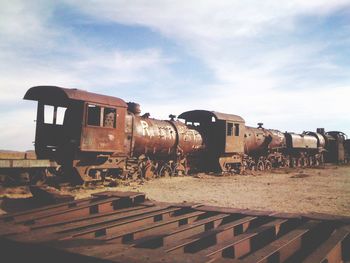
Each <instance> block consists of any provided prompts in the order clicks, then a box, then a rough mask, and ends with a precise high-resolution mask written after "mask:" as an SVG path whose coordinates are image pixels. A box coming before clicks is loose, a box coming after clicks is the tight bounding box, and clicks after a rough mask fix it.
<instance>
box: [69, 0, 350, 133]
mask: <svg viewBox="0 0 350 263" xmlns="http://www.w3.org/2000/svg"><path fill="white" fill-rule="evenodd" d="M72 5H73V6H75V7H76V8H78V9H79V10H80V11H83V12H85V13H86V14H89V15H91V16H93V17H94V18H95V19H99V20H102V21H109V22H110V21H113V22H116V23H122V24H126V25H141V26H146V27H149V28H152V29H153V30H156V31H158V32H160V33H161V34H163V35H166V36H168V37H169V38H171V39H173V40H175V41H177V43H179V44H180V45H182V47H183V48H184V49H186V50H187V51H188V52H189V53H190V54H192V55H194V56H196V57H198V58H199V59H201V60H202V61H203V62H204V63H205V64H206V66H207V67H208V68H209V69H210V70H211V71H212V72H213V74H214V75H215V76H216V83H215V82H214V83H208V85H207V86H205V87H203V93H201V94H199V95H198V97H197V98H196V99H195V102H190V101H189V100H186V99H184V101H186V102H187V103H190V105H191V106H193V107H194V106H195V105H199V106H202V107H205V108H208V107H212V109H220V110H222V111H225V112H231V113H240V112H241V113H242V114H246V116H243V117H245V118H246V119H247V121H248V122H249V119H253V120H256V119H259V120H261V119H263V118H265V116H268V117H267V119H268V120H273V122H272V123H271V124H272V125H276V124H278V121H280V123H285V119H288V120H289V122H290V123H292V124H291V125H290V126H288V128H291V129H294V130H300V129H302V128H301V127H302V125H305V124H306V125H307V124H308V123H307V120H309V122H311V120H313V121H314V123H316V122H319V123H320V125H324V123H325V122H326V123H330V122H335V123H337V124H338V126H339V129H341V128H343V129H347V132H348V133H350V130H349V127H348V126H347V125H346V124H345V123H344V122H345V121H346V120H347V121H349V118H348V117H347V116H346V115H344V111H345V105H346V104H347V102H346V101H345V99H343V98H344V97H347V96H349V95H350V74H349V65H340V64H338V63H337V61H336V58H335V57H334V53H336V50H335V48H336V47H335V45H337V44H344V43H345V42H346V41H348V36H347V35H346V32H347V33H349V28H348V26H346V25H344V26H343V29H342V30H344V33H343V34H340V35H339V36H338V37H339V38H334V37H333V36H332V37H331V38H329V39H328V38H327V37H323V38H322V37H321V38H317V37H316V38H310V39H307V35H305V34H304V35H301V34H300V32H302V31H303V30H304V26H306V27H307V26H308V24H303V23H302V22H301V21H302V20H301V18H305V17H309V18H310V17H312V18H313V19H312V20H309V21H311V22H312V23H314V24H315V25H314V26H315V29H316V30H317V29H318V30H322V28H318V27H317V26H318V25H317V23H318V22H319V21H322V19H325V18H326V17H327V16H330V15H331V14H332V13H333V12H335V11H342V12H345V10H346V8H349V7H350V1H348V0H339V1H326V0H313V1H302V0H297V1H288V2H286V1H278V0H268V1H232V0H227V1H210V0H207V1H203V0H200V1H185V0H183V1H181V0H179V1H163V0H159V1H141V0H140V1H132V2H130V1H112V0H104V1H98V2H96V1H91V2H89V4H86V1H75V2H74V3H72ZM297 33H299V35H297ZM310 33H312V32H310ZM304 37H305V38H306V39H303V38H304ZM329 50H331V52H330V51H329ZM332 52H333V53H332ZM203 94H205V95H203ZM340 94H342V95H340ZM203 96H205V97H203ZM208 96H210V97H208ZM341 97H342V98H341ZM192 100H193V99H192ZM178 103H180V105H181V101H180V102H178ZM168 106H169V107H172V110H174V109H176V106H175V105H173V106H172V105H168ZM184 106H186V105H184ZM152 108H153V109H154V110H155V111H156V109H155V108H154V107H152ZM321 112H323V113H321ZM293 125H294V126H293ZM277 126H278V125H277ZM293 127H294V128H293ZM306 128H307V127H305V129H306ZM326 128H327V127H326Z"/></svg>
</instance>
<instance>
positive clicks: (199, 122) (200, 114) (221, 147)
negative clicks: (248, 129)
mask: <svg viewBox="0 0 350 263" xmlns="http://www.w3.org/2000/svg"><path fill="white" fill-rule="evenodd" d="M178 118H179V119H183V120H185V124H186V125H189V126H193V128H195V129H196V130H197V131H198V132H199V133H200V134H201V135H202V138H203V139H204V144H205V145H206V158H204V160H205V161H204V162H205V164H204V166H207V167H208V169H212V168H213V166H216V165H217V163H216V164H213V161H210V160H219V165H220V167H216V168H220V169H221V170H223V171H225V170H227V169H230V168H227V167H231V166H232V165H235V164H241V163H242V156H243V154H244V133H245V122H244V119H243V118H241V117H240V116H237V115H233V114H225V113H220V112H215V111H206V110H194V111H187V112H184V113H182V114H180V115H179V116H178Z"/></svg>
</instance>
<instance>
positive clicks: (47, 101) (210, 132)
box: [24, 86, 350, 182]
mask: <svg viewBox="0 0 350 263" xmlns="http://www.w3.org/2000/svg"><path fill="white" fill-rule="evenodd" d="M24 99H26V100H34V101H38V108H37V119H36V135H35V151H36V154H37V157H38V158H39V159H50V160H54V161H56V162H57V163H58V164H60V165H61V167H62V170H63V174H65V175H69V176H72V175H73V174H74V175H77V176H76V178H79V180H81V181H83V182H92V181H101V180H106V179H108V178H116V177H123V178H126V177H133V178H136V177H145V178H151V177H157V176H168V175H178V174H187V173H189V172H194V171H220V172H224V173H225V172H227V173H231V172H235V173H242V172H244V171H245V170H247V169H250V170H268V169H271V168H272V167H296V166H310V165H319V164H321V163H323V162H324V161H325V160H326V161H331V162H345V161H346V160H347V159H348V158H349V157H348V154H349V145H350V142H349V140H348V139H347V137H346V135H345V134H343V133H341V132H324V130H323V129H318V130H317V132H304V133H303V134H295V133H289V132H286V133H282V132H280V131H278V130H272V129H265V128H263V127H262V126H263V125H262V123H259V127H258V128H253V127H248V126H246V125H245V121H244V119H243V118H242V117H240V116H237V115H232V114H224V113H219V112H215V111H207V110H193V111H187V112H184V113H182V114H180V115H179V116H178V118H177V120H175V116H173V115H170V116H169V117H170V120H157V119H153V118H150V117H149V114H144V115H142V116H141V110H140V105H139V104H137V103H133V102H129V103H125V102H124V101H123V100H122V99H119V98H116V97H110V96H105V95H100V94H95V93H90V92H87V91H83V90H78V89H66V88H61V87H55V86H37V87H33V88H31V89H29V90H28V91H27V93H26V94H25V96H24Z"/></svg>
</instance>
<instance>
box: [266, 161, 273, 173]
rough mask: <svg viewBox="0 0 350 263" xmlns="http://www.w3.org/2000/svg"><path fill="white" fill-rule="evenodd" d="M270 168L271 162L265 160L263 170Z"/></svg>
mask: <svg viewBox="0 0 350 263" xmlns="http://www.w3.org/2000/svg"><path fill="white" fill-rule="evenodd" d="M271 169H272V163H271V162H270V161H265V170H266V171H270V170H271Z"/></svg>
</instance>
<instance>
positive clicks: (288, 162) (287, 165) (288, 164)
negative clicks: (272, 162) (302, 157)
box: [283, 159, 290, 168]
mask: <svg viewBox="0 0 350 263" xmlns="http://www.w3.org/2000/svg"><path fill="white" fill-rule="evenodd" d="M283 167H285V168H289V167H290V160H289V159H286V160H285V161H284V162H283Z"/></svg>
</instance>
